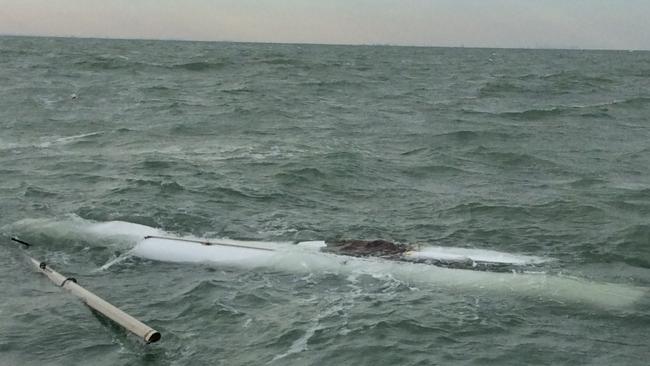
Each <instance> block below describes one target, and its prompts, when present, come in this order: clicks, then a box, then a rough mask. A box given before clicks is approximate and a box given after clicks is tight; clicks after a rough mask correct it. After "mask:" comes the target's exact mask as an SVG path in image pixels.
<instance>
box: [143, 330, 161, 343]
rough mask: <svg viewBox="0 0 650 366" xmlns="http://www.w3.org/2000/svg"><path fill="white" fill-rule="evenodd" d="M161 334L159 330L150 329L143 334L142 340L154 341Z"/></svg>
mask: <svg viewBox="0 0 650 366" xmlns="http://www.w3.org/2000/svg"><path fill="white" fill-rule="evenodd" d="M161 337H162V335H161V334H160V332H159V331H157V330H154V329H152V330H151V331H150V332H149V333H147V334H145V336H144V341H145V342H147V343H155V342H158V341H159V340H160V338H161Z"/></svg>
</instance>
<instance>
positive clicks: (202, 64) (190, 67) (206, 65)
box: [170, 61, 229, 71]
mask: <svg viewBox="0 0 650 366" xmlns="http://www.w3.org/2000/svg"><path fill="white" fill-rule="evenodd" d="M228 65H229V63H228V62H225V61H194V62H187V63H181V64H175V65H172V66H170V68H171V69H177V70H187V71H217V70H222V69H223V68H225V67H227V66H228Z"/></svg>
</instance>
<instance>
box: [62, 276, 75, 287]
mask: <svg viewBox="0 0 650 366" xmlns="http://www.w3.org/2000/svg"><path fill="white" fill-rule="evenodd" d="M68 281H72V282H74V283H77V279H76V278H74V277H68V278H66V279H65V280H63V282H61V287H63V286H65V284H66V283H67V282H68Z"/></svg>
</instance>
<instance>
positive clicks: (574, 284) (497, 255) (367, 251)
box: [132, 236, 646, 308]
mask: <svg viewBox="0 0 650 366" xmlns="http://www.w3.org/2000/svg"><path fill="white" fill-rule="evenodd" d="M132 253H133V254H135V255H136V256H139V257H142V258H147V259H152V260H157V261H166V262H190V263H208V264H213V265H219V266H234V267H240V268H273V269H277V270H282V271H287V272H302V273H305V272H306V273H313V272H321V273H335V274H342V275H350V274H354V275H358V274H365V275H370V276H374V277H378V278H387V279H395V280H398V281H403V282H405V283H408V284H411V285H415V286H419V285H435V286H438V287H445V288H451V289H477V290H480V291H489V292H503V293H517V294H522V295H524V296H533V297H536V298H546V299H549V300H553V301H560V302H562V301H569V302H578V303H589V304H592V305H596V306H600V307H605V308H620V307H626V306H631V305H632V304H634V303H636V302H637V301H639V300H640V299H641V298H642V297H644V296H645V294H646V290H645V289H643V288H639V287H633V286H626V285H619V284H613V283H599V282H593V281H589V280H585V279H581V278H576V277H570V276H562V275H552V274H547V273H545V272H543V271H537V270H533V271H527V270H526V268H531V267H530V266H533V269H534V266H535V265H538V264H541V263H543V262H545V261H548V260H549V259H545V258H541V257H535V256H524V255H515V254H509V253H502V252H496V251H491V250H477V249H462V248H441V247H425V248H419V249H418V248H413V247H410V246H400V245H397V244H394V243H391V242H387V241H372V240H370V241H365V240H361V241H339V242H332V243H326V242H324V241H305V242H299V243H297V244H296V243H269V242H256V241H238V240H230V239H220V240H210V241H207V240H202V239H194V238H174V237H166V236H146V237H145V238H144V239H143V240H141V241H140V242H139V243H138V244H137V245H136V246H135V248H134V249H133V251H132ZM514 267H516V268H517V270H511V268H514ZM504 268H507V270H504ZM477 269H479V270H477Z"/></svg>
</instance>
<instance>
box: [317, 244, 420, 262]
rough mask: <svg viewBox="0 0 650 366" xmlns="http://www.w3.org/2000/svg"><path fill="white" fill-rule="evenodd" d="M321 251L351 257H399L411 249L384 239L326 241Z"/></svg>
mask: <svg viewBox="0 0 650 366" xmlns="http://www.w3.org/2000/svg"><path fill="white" fill-rule="evenodd" d="M326 244H327V246H326V247H324V248H322V249H321V251H323V252H326V253H333V254H339V255H349V256H352V257H382V258H390V259H400V258H401V256H402V254H403V253H404V252H406V251H409V250H411V247H409V246H407V245H399V244H395V243H392V242H390V241H386V240H340V241H336V242H328V243H326Z"/></svg>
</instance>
